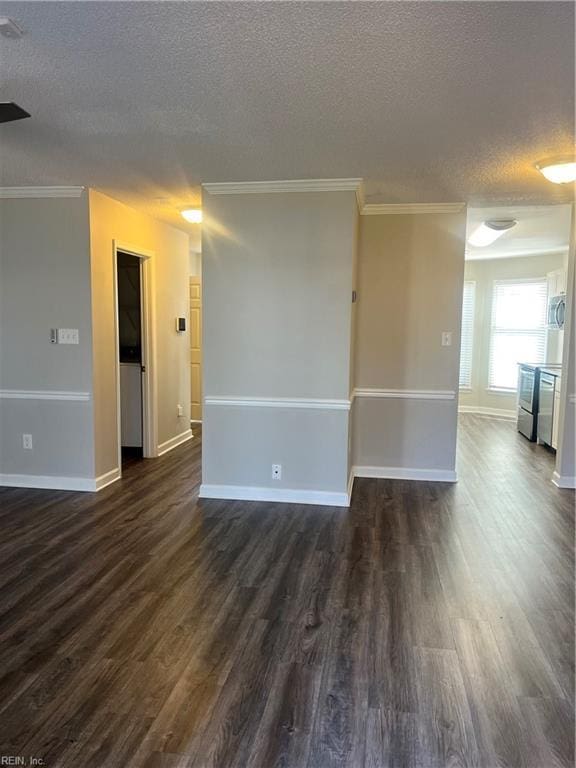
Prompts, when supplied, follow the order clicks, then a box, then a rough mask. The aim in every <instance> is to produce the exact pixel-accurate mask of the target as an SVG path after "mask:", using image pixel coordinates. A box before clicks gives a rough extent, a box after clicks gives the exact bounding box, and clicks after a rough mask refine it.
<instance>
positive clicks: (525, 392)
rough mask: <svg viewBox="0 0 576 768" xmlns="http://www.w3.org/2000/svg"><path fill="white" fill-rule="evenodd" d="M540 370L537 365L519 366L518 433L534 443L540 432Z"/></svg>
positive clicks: (522, 364)
mask: <svg viewBox="0 0 576 768" xmlns="http://www.w3.org/2000/svg"><path fill="white" fill-rule="evenodd" d="M539 389H540V369H539V368H538V366H537V365H528V364H526V363H520V365H519V366H518V432H520V433H521V434H523V435H524V437H527V438H528V440H531V441H532V442H535V441H536V435H537V430H538V394H539Z"/></svg>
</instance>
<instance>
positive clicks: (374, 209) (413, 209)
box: [361, 203, 466, 216]
mask: <svg viewBox="0 0 576 768" xmlns="http://www.w3.org/2000/svg"><path fill="white" fill-rule="evenodd" d="M465 208H466V203H397V204H396V203H393V204H390V203H364V205H363V206H362V208H361V213H362V216H382V215H384V214H394V213H395V214H406V213H408V214H410V213H460V211H463V210H464V209H465Z"/></svg>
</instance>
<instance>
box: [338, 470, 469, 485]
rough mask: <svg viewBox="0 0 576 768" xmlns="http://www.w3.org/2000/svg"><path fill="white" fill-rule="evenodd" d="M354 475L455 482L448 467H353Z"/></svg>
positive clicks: (388, 478)
mask: <svg viewBox="0 0 576 768" xmlns="http://www.w3.org/2000/svg"><path fill="white" fill-rule="evenodd" d="M352 471H353V472H354V477H374V478H382V479H386V480H429V481H432V482H435V483H455V482H456V481H457V480H458V476H457V475H456V472H454V471H453V470H448V469H419V468H413V467H360V466H355V467H353V470H352Z"/></svg>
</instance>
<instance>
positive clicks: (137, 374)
mask: <svg viewBox="0 0 576 768" xmlns="http://www.w3.org/2000/svg"><path fill="white" fill-rule="evenodd" d="M140 268H141V263H140V259H139V258H138V257H137V256H133V255H132V254H130V253H125V252H124V251H118V252H117V254H116V280H117V286H118V363H119V365H120V446H121V450H122V462H123V463H125V462H126V461H128V460H131V459H136V458H142V457H143V439H142V425H143V414H142V372H143V371H142V287H141V283H142V281H141V276H140Z"/></svg>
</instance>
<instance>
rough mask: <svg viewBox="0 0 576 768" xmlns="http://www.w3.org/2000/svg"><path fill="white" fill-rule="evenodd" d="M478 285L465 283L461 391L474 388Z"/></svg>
mask: <svg viewBox="0 0 576 768" xmlns="http://www.w3.org/2000/svg"><path fill="white" fill-rule="evenodd" d="M475 295H476V283H475V282H474V281H473V280H465V281H464V294H463V297H462V333H461V337H460V389H470V388H471V387H472V347H473V342H474V301H475Z"/></svg>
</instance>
